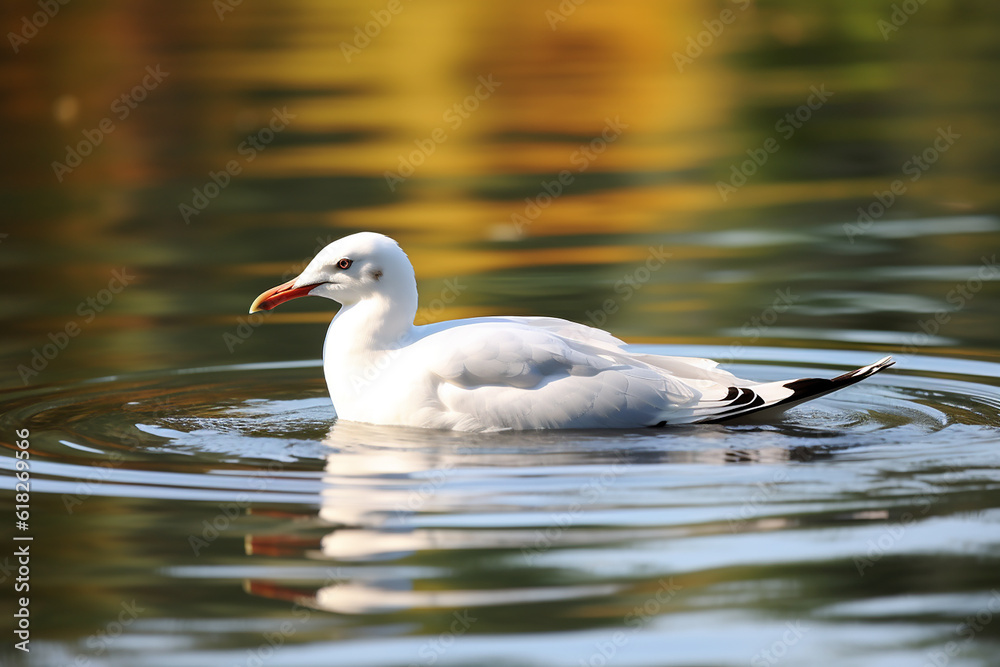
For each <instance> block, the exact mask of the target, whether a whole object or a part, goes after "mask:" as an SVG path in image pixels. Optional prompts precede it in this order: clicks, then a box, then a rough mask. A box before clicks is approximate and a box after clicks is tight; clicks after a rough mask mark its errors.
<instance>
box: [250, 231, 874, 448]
mask: <svg viewBox="0 0 1000 667" xmlns="http://www.w3.org/2000/svg"><path fill="white" fill-rule="evenodd" d="M306 295H312V296H322V297H325V298H327V299H332V300H334V301H336V302H338V303H340V304H342V306H343V307H342V308H341V309H340V311H339V312H338V313H337V314H336V316H335V317H334V318H333V321H332V322H331V323H330V328H329V330H328V331H327V334H326V342H325V344H324V345H323V373H324V375H325V376H326V384H327V387H328V388H329V390H330V398H332V399H333V405H334V408H335V409H336V412H337V416H338V418H340V419H346V420H350V421H356V422H367V423H370V424H379V425H386V426H413V427H422V428H433V429H447V430H456V431H501V430H514V429H554V428H588V429H589V428H636V427H643V426H665V425H667V424H694V423H699V422H720V421H727V420H732V419H735V418H741V417H745V416H747V415H749V414H752V413H758V412H761V411H764V410H767V411H769V412H768V413H767V416H768V417H770V416H772V414H776V413H779V412H782V411H784V410H786V409H788V408H789V407H791V406H793V405H796V404H798V403H801V402H803V401H806V400H809V399H812V398H816V397H817V396H822V395H823V394H827V393H829V392H832V391H836V390H837V389H841V388H842V387H846V386H848V385H851V384H854V383H855V382H860V381H861V380H864V379H865V378H867V377H869V376H871V375H874V374H875V373H877V372H879V371H881V370H883V369H884V368H887V367H889V366H891V365H892V364H893V361H892V358H891V357H886V358H884V359H882V360H881V361H878V362H876V363H874V364H872V365H870V366H865V367H863V368H859V369H857V370H854V371H851V372H849V373H845V374H844V375H840V376H838V377H835V378H833V379H819V378H804V379H798V380H786V381H781V382H766V383H757V382H752V381H749V380H743V379H740V378H737V377H736V376H734V375H733V374H731V373H729V372H727V371H724V370H721V369H719V368H718V367H717V366H718V364H717V363H716V362H714V361H711V360H708V359H695V358H688V357H667V356H660V355H654V354H639V353H635V352H631V351H629V350H628V349H626V348H625V343H624V342H623V341H621V340H619V339H617V338H615V337H614V336H612V335H611V334H609V333H607V332H605V331H602V330H600V329H594V328H592V327H588V326H584V325H582V324H577V323H575V322H569V321H567V320H561V319H557V318H554V317H475V318H470V319H463V320H452V321H449V322H438V323H437V324H427V325H423V326H414V324H413V319H414V317H415V315H416V312H417V282H416V277H415V276H414V272H413V266H412V265H411V264H410V261H409V258H407V256H406V254H405V253H404V252H403V250H402V248H400V247H399V244H398V243H396V242H395V241H394V240H392V239H391V238H389V237H387V236H383V235H382V234H375V233H372V232H361V233H359V234H352V235H350V236H346V237H344V238H342V239H340V240H337V241H334V242H333V243H331V244H330V245H328V246H326V247H325V248H323V250H321V251H320V252H319V254H317V255H316V257H314V258H313V260H312V261H311V262H309V265H308V266H307V267H306V268H305V270H304V271H303V272H302V273H301V274H300V275H299V276H298V277H297V278H295V279H294V280H290V281H288V282H287V283H285V284H283V285H278V286H277V287H275V288H273V289H269V290H267V291H266V292H264V293H263V294H261V295H260V296H258V297H257V298H256V299H255V300H254V302H253V304H252V305H251V306H250V312H251V313H256V312H258V311H261V310H270V309H271V308H274V307H275V306H277V305H278V304H280V303H284V302H285V301H288V300H290V299H295V298H297V297H300V296H306ZM755 417H759V415H755Z"/></svg>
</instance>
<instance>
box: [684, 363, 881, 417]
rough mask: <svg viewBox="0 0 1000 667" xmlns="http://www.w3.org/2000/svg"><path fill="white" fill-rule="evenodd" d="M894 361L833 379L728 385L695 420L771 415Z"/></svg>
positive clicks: (852, 381)
mask: <svg viewBox="0 0 1000 667" xmlns="http://www.w3.org/2000/svg"><path fill="white" fill-rule="evenodd" d="M894 363H896V362H895V361H893V359H892V357H885V358H884V359H881V360H879V361H877V362H875V363H874V364H871V365H868V366H863V367H862V368H858V369H857V370H853V371H850V372H848V373H844V374H843V375H838V376H837V377H835V378H832V379H826V378H800V379H798V380H784V381H781V382H768V383H766V384H759V385H755V386H752V387H731V388H730V389H729V395H728V396H726V399H724V401H723V402H722V404H721V405H718V406H711V407H709V408H708V410H707V411H706V412H707V414H705V415H704V417H703V418H701V419H697V420H696V421H698V422H701V423H718V422H728V421H732V420H737V419H744V418H746V417H748V416H750V415H753V417H754V420H758V419H759V418H761V417H768V418H770V417H774V416H776V415H779V414H781V413H782V412H784V411H785V410H787V409H789V408H791V407H794V406H796V405H799V404H800V403H804V402H806V401H811V400H812V399H814V398H819V397H820V396H824V395H826V394H829V393H831V392H834V391H837V390H838V389H843V388H844V387H849V386H850V385H852V384H855V383H857V382H861V381H862V380H864V379H865V378H869V377H871V376H872V375H875V374H876V373H878V372H879V371H882V370H885V369H886V368H888V367H890V366H892V365H893V364H894Z"/></svg>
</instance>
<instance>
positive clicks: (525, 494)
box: [245, 421, 831, 614]
mask: <svg viewBox="0 0 1000 667" xmlns="http://www.w3.org/2000/svg"><path fill="white" fill-rule="evenodd" d="M731 428H732V427H724V426H699V427H693V428H684V429H669V430H663V429H644V430H641V431H628V432H621V431H617V432H613V433H612V432H601V431H587V432H572V431H539V432H527V433H525V432H518V433H495V434H468V433H452V432H441V431H430V430H425V429H405V428H397V427H378V426H369V425H365V424H358V423H351V422H346V421H341V422H336V423H335V424H334V425H333V426H332V427H331V428H330V430H329V432H328V433H327V435H326V437H325V438H324V445H325V446H326V447H327V448H328V450H329V451H328V454H327V455H326V457H325V463H324V474H323V485H322V489H321V492H320V498H319V504H320V507H319V510H318V511H316V512H294V511H293V512H289V511H286V510H263V509H254V511H253V513H254V514H255V515H258V516H260V515H268V514H269V515H271V516H273V517H274V518H277V519H279V520H281V522H282V524H283V525H285V526H287V527H288V528H287V530H286V531H284V532H281V533H268V534H260V535H254V534H251V535H248V536H247V538H246V550H247V553H248V555H251V556H258V557H268V558H272V559H284V560H288V559H291V560H294V561H298V562H302V561H306V562H309V563H314V564H316V565H318V566H321V567H319V568H317V569H316V570H315V571H316V572H317V573H319V574H320V575H321V576H317V577H315V579H316V580H314V581H312V582H311V583H310V584H309V585H306V586H304V587H303V586H302V585H300V581H297V582H296V585H295V586H291V585H285V584H283V583H281V582H275V581H268V580H259V579H252V580H248V581H247V582H246V586H245V587H246V589H247V590H248V591H249V592H250V593H252V594H254V595H259V596H263V597H268V598H275V599H284V600H291V601H295V602H296V603H298V604H301V605H304V606H309V607H312V608H315V609H321V610H325V611H330V612H335V613H340V614H365V613H389V612H393V611H401V610H410V609H427V608H433V609H460V608H466V607H491V606H499V605H510V604H525V603H531V602H555V601H559V600H570V599H578V598H587V597H593V596H605V595H611V594H613V593H620V592H621V590H622V589H629V588H633V587H635V588H637V590H639V589H641V588H642V584H636V583H634V582H628V581H626V582H622V581H618V580H615V579H614V578H612V579H611V580H604V581H599V582H597V583H594V582H593V581H592V580H591V581H589V582H587V583H575V584H569V585H551V584H550V585H544V586H540V585H537V582H538V580H539V578H538V577H536V576H529V575H530V571H531V570H532V569H533V568H535V567H538V566H543V565H545V564H546V563H547V562H548V561H551V560H552V557H553V556H558V555H560V554H562V555H567V554H568V555H569V556H571V557H572V556H575V554H576V552H577V550H579V553H580V554H585V553H587V552H588V551H591V550H594V549H601V548H602V547H606V546H608V545H610V544H612V543H621V542H628V541H646V540H655V539H669V538H671V537H676V536H680V535H684V534H690V532H691V531H692V530H698V531H701V532H705V531H709V532H711V531H713V530H716V531H718V532H726V531H727V528H726V527H725V526H724V525H723V524H724V521H722V520H721V517H720V520H719V521H717V522H715V524H713V523H712V522H709V523H708V525H699V526H697V527H692V525H690V524H689V525H685V522H684V521H679V522H673V523H672V525H667V526H664V525H663V523H664V522H662V521H658V522H654V523H652V525H646V524H648V523H649V522H643V521H639V522H635V521H625V522H624V524H623V525H608V524H609V521H608V519H607V518H603V517H604V515H606V514H607V513H609V512H610V513H621V515H622V516H623V517H625V516H628V513H629V512H631V511H638V512H642V511H650V508H654V507H655V506H654V505H653V504H652V503H657V504H663V500H664V496H663V494H664V493H666V494H667V495H668V496H669V495H670V494H673V493H678V492H680V493H681V494H685V493H686V491H685V490H684V486H685V484H686V482H684V481H683V480H684V472H685V471H686V470H688V468H687V465H699V464H701V465H704V464H711V465H720V464H737V463H740V464H761V463H763V464H782V463H788V462H791V461H798V462H803V461H811V460H816V459H818V458H825V457H829V456H830V455H831V448H830V447H828V446H826V445H823V444H822V443H820V444H817V445H812V444H808V445H801V446H797V447H793V448H788V446H787V437H788V434H782V433H779V432H776V431H773V430H771V431H768V430H757V431H754V433H755V435H756V436H757V437H758V439H759V440H760V442H761V447H759V448H757V449H742V450H739V451H737V450H734V449H731V448H727V447H725V446H724V443H725V440H726V438H727V434H729V435H731V433H730V431H729V430H728V429H731ZM746 435H747V433H746V432H744V433H743V436H744V437H742V438H741V439H740V440H741V442H742V443H744V444H745V443H746V441H747V440H746ZM772 438H774V439H776V442H775V443H774V444H769V440H770V439H772ZM778 439H782V440H784V444H785V446H784V447H782V446H779V445H778V442H777V440H778ZM675 464H682V465H681V466H680V467H675ZM660 472H663V474H664V479H663V480H658V479H657V477H656V475H655V473H660ZM651 475H652V476H651ZM678 486H679V487H680V488H679V489H678V488H672V487H678ZM647 495H651V496H652V499H651V500H650V501H649V504H645V503H644V502H643V501H642V499H643V498H644V497H645V496H647ZM657 498H659V500H657ZM667 504H669V503H667ZM789 521H790V520H789V519H786V518H775V517H768V518H767V520H766V522H765V523H762V524H761V525H762V526H766V529H769V530H774V529H781V528H787V527H788V522H789ZM775 522H777V525H776V524H775ZM295 526H306V529H304V530H303V529H296V528H295ZM713 526H714V527H713ZM317 527H318V528H319V530H321V531H322V534H316V532H317V530H316V529H317ZM553 565H554V561H553V562H551V563H548V566H550V567H551V566H553ZM558 567H576V566H575V565H574V566H567V565H564V564H560V565H558ZM492 570H498V571H505V572H508V573H509V572H512V571H513V572H516V573H517V575H516V577H517V578H518V579H521V580H524V581H530V582H533V583H535V584H536V585H533V586H514V587H511V586H503V587H498V586H497V584H496V582H494V581H492V578H491V577H488V576H487V575H489V574H490V573H491V571H492ZM310 571H311V572H312V570H310ZM476 577H478V578H479V579H477V578H476ZM560 580H571V581H577V582H579V581H581V578H580V577H572V578H569V577H567V578H561V577H556V578H546V581H560ZM456 581H462V582H463V583H462V584H458V583H455V582H456Z"/></svg>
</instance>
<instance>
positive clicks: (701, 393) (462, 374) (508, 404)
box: [412, 318, 728, 430]
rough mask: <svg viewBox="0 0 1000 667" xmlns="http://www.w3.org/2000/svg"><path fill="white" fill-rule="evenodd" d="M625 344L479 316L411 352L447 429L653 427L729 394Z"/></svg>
mask: <svg viewBox="0 0 1000 667" xmlns="http://www.w3.org/2000/svg"><path fill="white" fill-rule="evenodd" d="M595 332H596V333H595ZM622 345H623V343H622V342H621V341H619V340H618V339H616V338H614V337H613V336H611V335H609V334H606V333H604V332H602V331H599V330H596V329H590V328H589V327H583V326H582V325H575V324H573V323H570V322H565V321H564V320H557V319H554V318H481V319H477V320H472V321H465V322H462V323H461V326H455V327H451V328H440V329H438V330H437V331H434V332H432V333H430V335H427V336H425V337H424V338H422V339H421V340H420V341H417V342H416V343H414V345H413V349H412V353H413V354H416V355H418V358H421V359H426V360H428V363H429V365H430V371H431V373H433V375H434V376H435V377H436V378H437V380H438V382H437V386H436V395H437V399H438V401H439V403H440V408H441V410H442V411H444V412H445V413H447V415H448V416H447V417H446V421H447V422H448V424H447V425H446V426H444V427H446V428H459V429H470V430H483V429H487V430H497V429H504V428H513V429H535V428H602V427H603V428H609V427H611V428H624V427H636V426H646V425H655V424H657V423H659V422H660V421H663V420H664V419H665V418H666V416H667V415H669V414H670V413H673V412H674V411H678V410H679V411H681V412H683V413H685V414H686V413H687V412H689V411H690V410H692V409H694V408H695V407H696V406H697V405H699V404H700V403H701V402H702V401H704V400H713V399H715V400H719V399H722V398H724V397H725V395H726V394H727V393H728V387H722V386H721V385H719V384H718V383H716V382H713V381H709V380H698V379H694V380H686V379H681V378H677V377H674V376H672V375H671V374H670V373H669V372H666V371H665V370H664V369H662V368H658V367H656V366H654V365H651V364H648V363H645V362H644V361H641V360H637V359H636V358H635V356H634V355H631V354H630V353H628V352H627V351H625V350H623V349H622ZM431 412H432V406H428V411H427V413H428V415H429V414H431Z"/></svg>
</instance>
